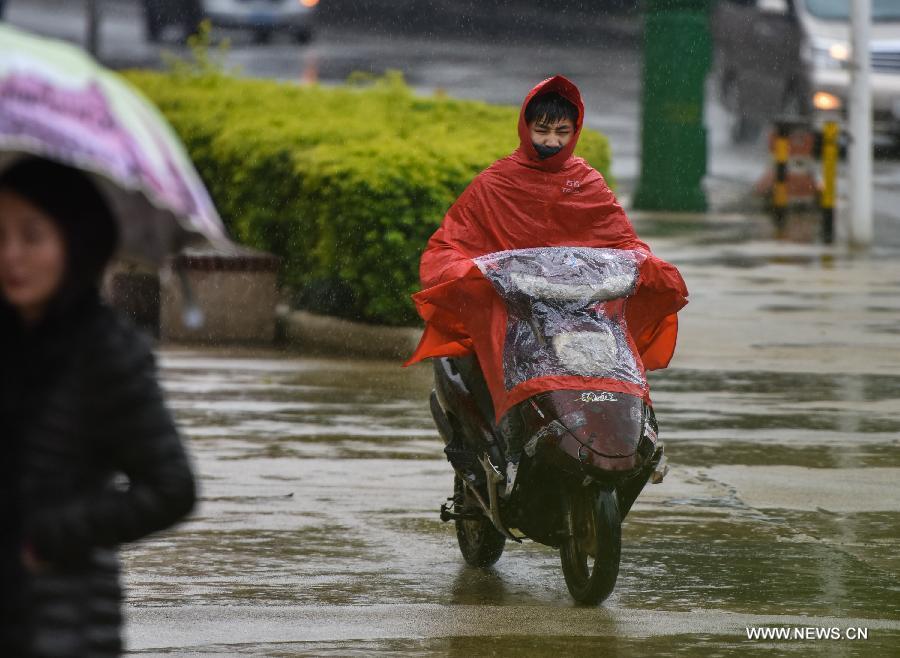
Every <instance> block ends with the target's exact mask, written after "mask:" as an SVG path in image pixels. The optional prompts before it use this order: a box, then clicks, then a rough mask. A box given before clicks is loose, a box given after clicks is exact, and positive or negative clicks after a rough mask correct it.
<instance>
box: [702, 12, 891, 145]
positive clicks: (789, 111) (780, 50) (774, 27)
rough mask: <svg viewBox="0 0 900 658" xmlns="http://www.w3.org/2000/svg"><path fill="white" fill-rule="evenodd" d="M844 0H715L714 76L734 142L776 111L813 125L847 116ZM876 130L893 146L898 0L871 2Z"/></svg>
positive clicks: (847, 35)
mask: <svg viewBox="0 0 900 658" xmlns="http://www.w3.org/2000/svg"><path fill="white" fill-rule="evenodd" d="M849 11H850V0H843V1H842V0H719V2H717V4H716V7H715V9H714V11H713V15H712V32H713V39H714V44H715V51H716V66H715V68H716V76H717V84H718V87H719V91H720V93H721V98H722V101H723V104H724V106H725V107H726V109H727V110H728V111H729V112H730V113H731V115H732V118H733V123H732V129H731V136H732V139H733V140H734V141H745V140H748V139H752V138H754V137H755V136H756V135H757V134H758V133H759V130H760V129H761V128H762V127H763V126H764V125H766V124H767V123H769V122H770V121H771V120H772V119H773V118H774V117H776V116H778V115H792V116H800V117H808V118H810V119H811V120H812V121H813V124H814V125H815V126H816V127H817V128H818V127H821V124H822V123H823V122H824V120H826V119H828V118H832V117H834V118H838V119H839V120H844V119H845V118H846V110H847V101H848V94H849V88H850V72H849V60H850V21H849ZM872 18H873V24H872V39H871V44H870V52H871V58H872V59H871V61H872V76H871V85H872V108H873V118H874V129H875V132H876V134H878V135H881V136H884V137H887V138H889V139H891V140H893V141H895V142H896V143H897V144H898V145H900V0H872Z"/></svg>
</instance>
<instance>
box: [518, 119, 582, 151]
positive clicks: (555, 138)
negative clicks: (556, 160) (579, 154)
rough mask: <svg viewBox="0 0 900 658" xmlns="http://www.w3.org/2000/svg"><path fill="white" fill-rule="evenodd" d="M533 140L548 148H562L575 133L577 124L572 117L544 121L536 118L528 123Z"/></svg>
mask: <svg viewBox="0 0 900 658" xmlns="http://www.w3.org/2000/svg"><path fill="white" fill-rule="evenodd" d="M528 129H529V130H530V131H531V141H532V142H533V143H535V144H540V145H541V146H546V147H548V148H560V147H563V146H565V145H566V144H568V143H569V141H571V139H572V135H574V134H575V124H574V123H572V120H571V119H562V120H561V121H542V120H540V119H535V120H534V121H532V122H531V123H529V124H528Z"/></svg>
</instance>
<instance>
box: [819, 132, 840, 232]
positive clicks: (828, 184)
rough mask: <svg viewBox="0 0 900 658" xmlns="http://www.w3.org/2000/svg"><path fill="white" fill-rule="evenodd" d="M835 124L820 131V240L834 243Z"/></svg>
mask: <svg viewBox="0 0 900 658" xmlns="http://www.w3.org/2000/svg"><path fill="white" fill-rule="evenodd" d="M838 133H839V128H838V125H837V123H835V122H834V121H829V122H828V123H826V124H825V126H824V127H823V129H822V202H821V206H822V240H823V241H824V242H825V244H832V243H833V242H834V201H835V196H836V187H837V164H838Z"/></svg>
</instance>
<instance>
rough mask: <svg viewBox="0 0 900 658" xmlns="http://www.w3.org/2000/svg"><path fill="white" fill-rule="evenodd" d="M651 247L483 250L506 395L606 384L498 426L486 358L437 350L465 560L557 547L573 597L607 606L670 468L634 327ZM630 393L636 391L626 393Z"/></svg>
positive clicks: (447, 516)
mask: <svg viewBox="0 0 900 658" xmlns="http://www.w3.org/2000/svg"><path fill="white" fill-rule="evenodd" d="M644 257H645V256H644V255H643V254H641V253H640V252H634V251H624V250H611V249H589V248H574V247H556V248H545V249H524V250H515V251H507V252H500V253H497V254H489V255H487V256H483V257H481V258H479V259H475V262H476V264H477V265H478V266H479V268H480V269H481V271H482V274H484V276H485V277H486V278H487V279H488V280H489V281H490V282H491V283H492V284H493V286H494V289H495V290H496V291H497V293H498V294H499V295H500V297H501V298H502V300H503V302H504V304H505V305H506V308H507V312H508V318H507V327H506V336H505V341H504V347H503V371H504V378H505V385H506V389H507V391H509V390H513V389H514V388H515V387H516V386H517V385H519V384H522V383H524V382H528V381H529V380H536V379H538V378H541V377H547V376H562V377H566V376H571V377H576V378H578V381H586V380H587V381H590V382H595V383H596V387H595V388H589V389H588V390H584V389H581V388H578V389H572V390H567V389H562V390H560V389H555V390H546V391H541V392H537V393H536V394H534V395H532V396H530V397H528V398H527V399H525V400H524V401H521V402H519V403H517V404H515V405H514V406H512V407H511V408H510V409H509V410H508V411H507V412H506V413H505V414H504V415H503V416H502V417H501V419H500V420H499V422H496V421H495V413H494V406H493V403H492V398H491V394H490V392H489V390H488V387H487V385H486V383H485V379H484V377H483V375H482V373H481V369H480V365H479V362H478V360H477V358H476V357H474V356H471V357H464V358H446V357H445V358H437V359H433V365H434V371H435V387H434V390H433V391H432V393H431V399H430V405H431V412H432V416H433V418H434V421H435V424H436V426H437V429H438V431H439V433H440V435H441V437H442V438H443V440H444V443H445V448H444V451H445V454H446V456H447V459H448V460H449V462H450V463H451V465H452V466H453V469H454V472H455V479H454V488H453V495H452V496H451V497H449V498H448V499H447V503H445V504H444V505H442V506H441V512H440V515H441V520H443V521H454V522H455V525H456V536H457V540H458V543H459V548H460V551H461V553H462V556H463V558H464V559H465V561H466V562H467V563H468V564H470V565H472V566H476V567H484V566H488V565H491V564H493V563H495V562H496V561H497V560H498V559H499V558H500V556H501V555H502V553H503V550H504V547H505V544H506V541H507V540H512V541H516V542H521V541H522V540H523V539H526V538H528V539H530V540H533V541H536V542H539V543H541V544H545V545H548V546H552V547H554V548H558V549H559V551H560V559H561V563H562V570H563V575H564V577H565V581H566V585H567V587H568V589H569V592H570V593H571V595H572V597H573V598H574V599H575V600H576V601H577V602H579V603H583V604H596V603H599V602H601V601H603V600H604V599H606V598H607V597H608V596H609V595H610V593H611V592H612V591H613V589H614V587H615V584H616V580H617V578H618V573H619V562H620V554H621V539H622V535H621V528H622V520H623V519H624V518H625V516H626V515H627V514H628V511H629V510H630V509H631V507H632V505H633V504H634V502H635V500H636V498H637V497H638V494H639V493H640V492H641V490H642V489H643V488H644V486H645V484H646V483H647V482H648V481H652V482H654V483H656V482H661V481H662V479H663V477H664V475H665V472H666V470H667V466H666V459H665V456H664V449H663V445H662V443H661V442H660V441H659V439H658V427H657V423H656V419H655V416H654V414H653V409H652V407H651V406H650V405H649V404H647V402H646V401H645V397H646V396H643V395H639V394H635V392H636V391H639V390H646V378H645V375H644V371H643V366H642V365H641V363H640V358H639V356H638V354H637V350H636V348H635V346H634V343H633V341H632V340H631V338H630V336H629V335H628V331H627V326H626V325H625V322H624V309H625V303H626V301H627V298H628V297H629V296H630V295H631V294H633V293H634V291H635V289H636V287H637V285H638V282H639V265H640V262H641V260H642V259H643V258H644ZM623 390H631V391H632V392H631V393H624V392H622V391H623Z"/></svg>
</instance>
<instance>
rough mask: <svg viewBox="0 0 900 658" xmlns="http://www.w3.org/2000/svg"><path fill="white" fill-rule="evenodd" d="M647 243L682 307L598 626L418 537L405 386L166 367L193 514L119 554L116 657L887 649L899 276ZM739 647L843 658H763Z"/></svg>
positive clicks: (311, 370) (393, 373) (347, 366)
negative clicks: (796, 630)
mask: <svg viewBox="0 0 900 658" xmlns="http://www.w3.org/2000/svg"><path fill="white" fill-rule="evenodd" d="M652 242H653V244H654V246H655V248H656V249H657V250H658V251H659V252H660V253H661V254H662V255H663V256H665V257H667V258H670V259H672V260H674V261H675V262H677V263H678V264H679V265H680V266H681V267H682V271H683V272H684V274H685V277H686V279H687V281H688V284H689V286H691V287H693V289H694V290H695V293H696V294H695V295H694V300H693V301H692V305H691V306H689V307H688V310H687V311H686V312H685V313H684V314H683V321H682V335H681V345H680V348H679V349H680V351H679V353H678V356H677V357H676V360H675V362H674V363H673V366H672V368H670V369H669V370H668V371H665V372H661V373H656V374H655V375H654V377H653V387H654V388H653V390H654V399H655V402H656V407H657V413H658V416H659V418H660V422H661V436H662V438H663V440H664V441H665V442H666V446H667V454H669V457H670V460H671V462H672V470H671V472H670V474H669V476H668V477H667V479H666V481H665V482H664V483H663V484H661V485H656V486H650V487H648V489H647V490H646V491H645V492H644V494H642V496H641V498H639V499H638V502H637V504H636V505H635V508H634V509H633V511H632V513H631V514H630V515H629V517H628V519H627V521H626V523H625V527H624V534H623V556H622V568H621V575H620V577H619V582H618V585H617V587H616V591H615V592H614V593H613V595H612V596H611V597H610V599H609V600H608V601H607V602H606V603H604V604H603V606H602V607H599V608H579V607H576V606H574V605H573V604H572V602H571V601H570V599H569V597H568V594H567V592H566V588H565V584H564V582H563V579H562V575H561V572H560V567H559V558H558V555H557V554H556V552H554V551H552V550H550V549H546V548H544V547H541V546H538V545H535V544H531V543H525V544H524V545H522V546H509V547H508V549H507V552H506V553H505V554H504V556H503V558H502V559H501V560H500V562H499V563H498V564H497V565H496V566H495V567H494V568H491V569H487V570H477V569H472V568H469V567H467V566H465V564H464V563H463V561H462V559H461V557H460V556H459V553H458V550H457V547H456V543H455V537H454V533H453V530H452V526H450V525H447V524H442V523H441V522H440V521H439V519H438V515H437V510H438V506H439V505H440V503H441V502H442V501H443V499H444V498H445V497H446V496H447V495H448V494H449V493H450V487H451V481H452V478H451V472H450V468H449V465H448V464H447V463H446V461H445V460H444V458H443V455H442V452H441V445H440V442H439V439H438V437H437V434H436V432H435V430H434V428H433V426H432V423H431V420H430V418H429V415H428V411H427V402H426V399H427V394H428V391H429V388H430V372H429V369H428V368H414V369H411V370H404V369H401V368H400V367H399V365H398V364H396V363H388V362H356V361H347V360H338V359H322V358H315V357H308V356H306V357H305V356H302V355H297V354H285V353H278V352H265V353H259V352H244V351H241V352H222V351H212V350H200V351H197V350H186V349H166V350H164V351H163V352H162V366H163V375H164V379H165V387H166V390H167V392H168V395H169V398H170V400H171V404H172V406H173V408H174V409H175V411H176V414H177V416H178V418H179V420H180V422H181V426H182V428H183V430H184V432H185V434H186V436H187V437H189V443H190V447H191V450H192V452H193V454H194V456H195V459H196V463H197V467H198V470H199V472H200V474H201V478H202V494H203V499H202V503H201V505H200V508H199V510H198V511H197V513H196V514H195V516H194V518H193V519H192V520H191V521H190V522H189V523H187V524H185V525H183V526H182V527H180V528H178V529H177V530H175V531H174V532H170V533H167V534H166V535H164V536H160V537H156V538H152V539H150V540H149V541H146V542H143V543H141V544H139V545H136V546H132V547H129V548H128V549H127V550H126V552H125V562H126V566H127V584H128V587H129V599H128V611H129V617H130V624H129V639H130V647H131V649H132V650H133V651H135V652H137V653H148V654H167V653H171V654H178V655H184V654H188V655H190V654H204V655H205V654H208V653H211V654H220V655H228V654H237V653H246V654H253V655H298V654H304V655H370V654H372V653H374V652H378V653H383V654H387V655H417V654H421V653H431V654H436V655H459V656H469V655H491V654H492V653H494V652H496V653H497V654H506V653H511V652H515V653H517V654H523V655H551V654H553V653H555V652H562V651H565V652H567V653H571V654H583V655H599V654H601V653H603V654H604V655H614V656H616V655H621V656H630V655H647V654H650V653H660V654H663V655H667V654H672V653H676V654H678V655H700V654H703V655H709V656H725V655H729V656H730V655H735V656H737V655H745V654H746V653H747V652H748V650H751V649H760V648H763V647H768V648H769V649H773V648H774V649H775V653H778V654H781V655H784V654H788V655H809V654H810V653H811V652H815V653H816V654H824V655H860V656H863V655H865V656H869V655H889V654H890V653H891V652H895V651H896V649H897V648H898V647H900V588H898V575H900V552H898V550H897V549H898V539H897V538H898V533H900V495H898V489H897V481H898V475H900V451H898V447H900V374H898V373H900V351H898V349H897V330H896V327H897V320H898V319H900V305H898V302H897V298H898V297H897V293H898V292H900V273H898V270H897V269H896V267H894V266H893V265H892V263H891V262H890V260H889V259H887V258H885V259H883V260H882V261H881V263H883V264H879V261H873V260H869V259H866V260H859V259H855V258H852V257H849V256H842V255H840V254H839V253H837V254H836V253H834V252H822V251H821V250H820V249H818V248H816V247H806V246H790V245H775V244H774V243H770V242H762V241H752V242H747V243H743V244H734V243H730V244H722V245H719V246H716V245H715V244H713V245H710V244H709V243H705V244H703V246H702V248H700V247H698V246H697V242H696V239H694V240H686V239H673V238H656V239H654V240H652ZM788 282H792V283H790V284H789V283H788ZM736 300H737V301H736ZM751 336H752V337H751ZM792 342H793V343H798V345H795V346H792V345H791V343H792ZM801 342H802V343H803V345H802V346H801V345H799V343H801ZM838 373H841V374H838ZM748 626H778V627H792V628H793V627H825V628H832V627H837V628H840V629H842V630H843V629H847V628H856V627H859V628H866V629H868V640H866V641H855V642H853V641H849V640H843V641H818V642H805V641H804V642H786V643H779V644H773V643H769V644H766V643H761V642H750V641H748V640H747V639H746V630H745V629H746V627H748Z"/></svg>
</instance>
